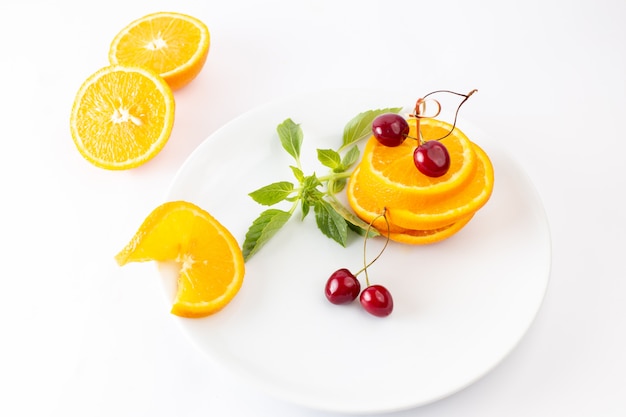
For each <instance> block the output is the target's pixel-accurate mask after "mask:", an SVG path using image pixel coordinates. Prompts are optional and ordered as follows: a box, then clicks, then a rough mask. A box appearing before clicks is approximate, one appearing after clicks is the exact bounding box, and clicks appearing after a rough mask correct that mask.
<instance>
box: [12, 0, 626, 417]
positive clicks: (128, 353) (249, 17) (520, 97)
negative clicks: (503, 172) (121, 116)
mask: <svg viewBox="0 0 626 417" xmlns="http://www.w3.org/2000/svg"><path fill="white" fill-rule="evenodd" d="M156 10H176V11H181V12H187V13H190V14H193V15H195V16H197V17H199V18H201V19H202V20H204V21H205V22H206V23H207V25H208V26H209V29H210V30H211V34H212V45H211V50H210V52H209V57H208V60H207V63H206V66H205V68H204V70H203V71H202V73H201V74H200V76H199V77H198V78H197V79H196V80H195V81H194V82H193V84H191V85H189V86H188V87H187V88H186V89H184V90H181V91H179V92H177V93H176V95H175V97H176V100H177V110H176V125H175V126H174V130H173V132H172V137H171V139H170V142H169V143H168V144H167V146H166V147H165V148H164V149H163V151H162V152H161V153H160V154H159V155H158V156H157V157H156V158H155V159H154V160H152V161H151V162H150V163H148V164H147V165H145V166H143V167H141V168H138V169H136V170H133V171H128V172H108V171H103V170H100V169H98V168H95V167H92V166H91V165H89V164H88V163H87V162H85V161H84V160H83V159H82V158H81V157H80V155H79V154H78V152H77V151H76V149H75V147H74V145H73V143H72V140H71V138H70V134H69V129H68V117H69V112H70V108H71V104H72V101H73V98H74V94H75V92H76V91H77V89H78V87H79V86H80V84H81V83H82V81H83V80H84V79H85V78H86V77H87V76H88V75H90V74H91V73H93V72H94V71H96V70H97V69H99V68H100V67H101V66H104V65H106V63H107V60H106V56H107V51H108V45H109V42H110V41H111V39H112V38H113V36H114V35H115V34H116V33H117V31H118V30H119V29H120V28H122V27H123V26H124V25H125V24H127V23H128V22H130V21H131V20H132V19H135V18H137V17H139V16H142V15H144V14H147V13H150V12H153V11H156ZM625 18H626V4H624V2H623V1H618V0H601V1H590V0H587V1H575V2H566V1H541V2H538V1H524V2H521V1H515V2H497V1H476V2H465V1H453V0H448V1H437V2H435V1H432V2H416V1H413V0H411V1H409V0H406V1H388V2H382V1H373V0H369V1H359V2H356V1H354V2H351V1H346V2H339V1H328V0H316V1H287V0H274V1H264V2H257V1H238V0H232V1H228V2H217V1H216V2H195V1H194V2H192V1H177V2H167V1H137V2H128V1H124V2H122V1H118V0H111V1H109V2H107V3H102V4H96V3H75V2H70V1H59V2H54V4H53V3H51V2H44V1H39V2H38V1H27V2H22V3H18V2H3V3H2V4H1V5H0V50H1V51H2V54H3V59H2V65H0V79H2V81H3V89H2V93H1V94H2V100H1V101H0V107H1V108H0V122H1V126H2V140H1V141H0V146H1V149H0V174H1V177H0V178H2V186H3V204H2V206H1V208H0V210H1V214H2V216H0V230H1V231H2V255H3V260H4V262H5V273H4V274H3V282H2V283H3V286H2V294H3V297H2V303H0V326H1V328H2V330H3V340H2V343H1V344H0V346H1V347H0V370H1V372H0V385H1V388H2V391H1V392H2V394H1V398H0V415H11V416H22V415H24V416H31V415H37V416H39V415H53V416H84V415H89V416H110V415H116V416H157V417H160V416H171V415H177V416H192V415H193V416H196V415H220V416H250V415H255V416H272V417H275V416H305V417H320V416H331V415H335V414H332V413H326V412H319V411H314V410H310V409H308V408H304V407H300V406H297V405H292V404H290V403H287V402H284V401H282V400H280V399H275V398H273V397H271V396H268V395H266V394H265V393H263V392H260V391H259V390H257V389H256V388H254V387H250V386H248V385H247V384H243V383H241V382H240V381H239V380H238V379H237V378H234V377H233V376H232V375H231V374H230V372H228V371H226V370H225V369H223V368H222V367H221V366H219V365H217V364H214V363H212V362H211V361H208V360H207V359H206V357H205V356H204V355H203V354H202V353H201V352H200V351H198V349H195V348H194V347H193V346H192V344H191V343H189V341H188V340H186V338H185V337H181V331H180V329H179V328H178V326H177V325H176V320H175V319H174V318H173V317H172V316H171V315H170V314H169V312H168V310H167V309H166V308H165V303H164V300H163V296H162V291H161V288H160V283H159V279H158V277H157V278H155V273H154V268H152V267H151V266H150V265H129V266H127V267H124V268H118V267H117V266H116V265H115V263H114V261H113V255H114V254H115V253H116V252H117V251H118V250H119V249H120V248H121V247H123V245H124V244H125V243H126V242H127V240H128V239H129V238H130V237H131V236H132V234H133V233H134V231H135V230H136V227H137V226H138V225H139V224H140V222H141V221H142V220H143V219H144V218H145V216H146V215H147V214H148V213H149V212H150V210H152V209H153V208H154V207H155V206H156V205H158V204H159V203H161V202H163V200H164V198H165V195H166V192H167V190H168V187H169V185H170V183H171V181H172V179H173V177H174V175H175V173H176V172H177V170H178V169H179V168H180V166H181V164H182V163H183V161H184V160H185V159H186V158H187V157H188V156H189V155H190V153H191V152H192V151H193V149H195V148H196V147H197V146H198V145H199V144H200V143H201V142H202V141H203V140H204V139H205V138H206V137H208V136H209V135H210V134H211V133H213V132H215V131H216V130H217V129H218V128H219V127H220V126H222V125H224V124H225V123H227V122H228V121H230V120H232V119H233V118H235V117H237V116H238V115H240V114H242V113H244V112H245V111H247V110H249V109H252V108H254V107H256V106H258V105H261V104H263V103H266V102H269V101H272V100H274V99H277V98H281V97H284V96H288V95H291V94H294V93H298V92H306V91H315V90H318V89H320V88H336V87H338V88H344V87H347V88H351V87H357V88H363V87H372V86H373V87H380V88H385V89H388V90H402V89H404V90H406V91H408V92H410V93H412V94H414V95H415V96H416V97H417V96H418V95H419V94H423V93H424V92H427V91H430V90H433V89H438V88H448V89H454V90H461V91H465V90H467V91H469V90H470V89H472V88H478V89H479V93H478V94H476V95H475V96H473V97H472V99H471V101H470V102H468V103H467V105H466V106H464V108H463V110H462V115H463V117H464V118H465V119H466V120H470V121H472V122H474V123H475V124H476V125H477V126H484V128H485V129H486V130H487V131H488V132H489V133H490V134H491V135H493V137H494V138H497V140H498V142H499V143H498V144H499V146H501V147H502V148H503V149H505V150H507V151H508V152H509V153H511V154H514V155H515V157H516V159H517V160H519V161H521V162H523V168H524V170H525V171H526V172H527V173H528V175H529V177H530V179H531V180H532V182H533V183H534V184H535V186H536V188H537V191H538V194H539V195H540V196H541V199H542V200H543V203H544V206H545V210H546V213H547V216H548V220H549V223H550V228H551V234H552V248H553V263H552V271H551V278H550V283H549V286H548V289H547V294H546V298H545V301H544V304H543V306H542V307H541V309H540V311H539V314H538V316H537V318H536V320H535V322H534V323H533V325H532V326H531V328H530V329H529V331H528V333H527V334H526V336H525V337H524V339H523V340H522V342H521V343H520V344H519V345H518V346H517V348H516V349H514V350H513V352H512V354H511V355H509V356H508V357H507V358H506V359H505V360H504V361H503V362H502V363H501V364H500V365H498V366H497V367H496V368H495V369H494V370H493V371H492V372H490V373H489V374H488V375H486V376H485V377H484V378H482V379H481V380H479V381H478V382H477V383H475V384H473V385H471V386H470V387H468V388H466V389H464V390H462V391H461V392H459V393H457V394H454V395H452V396H450V397H448V398H445V399H443V400H441V401H438V402H435V403H432V404H430V405H426V406H424V407H420V408H415V409H410V410H406V411H403V412H399V413H395V414H392V415H393V416H401V417H405V416H417V417H426V416H427V417H444V416H445V417H456V416H463V417H468V416H481V417H496V416H497V417H500V416H508V417H516V416H524V417H525V416H531V415H532V416H568V417H572V416H573V417H582V416H589V415H597V416H609V417H613V416H623V415H624V410H625V409H626V399H624V396H623V392H624V387H625V386H626V355H624V351H626V324H625V321H624V317H626V303H625V302H624V300H625V294H626V267H625V266H624V262H623V251H624V243H623V235H624V232H625V231H626V220H625V218H624V215H623V209H622V205H621V204H622V200H623V195H624V190H625V189H626V174H624V168H623V160H624V154H625V152H626V144H625V143H626V141H625V140H624V137H623V134H622V133H621V132H622V131H623V129H622V123H623V118H624V114H626V104H625V103H626V101H625V100H624V98H625V97H626V76H625V74H626V55H625V54H624V49H623V40H624V39H626V26H624V24H623V22H624V20H625ZM328 105H329V106H331V105H333V103H328ZM250 131H251V134H252V133H253V131H254V126H251V127H250ZM255 151H256V150H254V149H253V150H250V152H255ZM364 348H366V347H365V346H364Z"/></svg>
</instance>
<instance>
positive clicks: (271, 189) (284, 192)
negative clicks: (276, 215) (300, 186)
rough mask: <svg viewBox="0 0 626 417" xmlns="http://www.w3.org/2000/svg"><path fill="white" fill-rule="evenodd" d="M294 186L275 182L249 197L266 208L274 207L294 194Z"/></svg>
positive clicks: (285, 182) (284, 182) (283, 182)
mask: <svg viewBox="0 0 626 417" xmlns="http://www.w3.org/2000/svg"><path fill="white" fill-rule="evenodd" d="M293 188H294V187H293V184H292V183H290V182H287V181H280V182H275V183H273V184H270V185H266V186H265V187H261V188H259V189H258V190H256V191H253V192H251V193H250V194H249V195H250V197H252V199H253V200H254V201H256V202H257V203H259V204H262V205H264V206H272V205H274V204H276V203H278V202H281V201H283V200H285V199H286V198H287V197H289V194H291V193H292V192H293Z"/></svg>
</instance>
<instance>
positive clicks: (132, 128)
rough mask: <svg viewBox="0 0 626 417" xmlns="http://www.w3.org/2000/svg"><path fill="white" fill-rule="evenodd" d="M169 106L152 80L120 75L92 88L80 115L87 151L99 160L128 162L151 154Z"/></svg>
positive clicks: (79, 128)
mask: <svg viewBox="0 0 626 417" xmlns="http://www.w3.org/2000/svg"><path fill="white" fill-rule="evenodd" d="M167 107H168V106H167V104H166V102H165V100H164V97H163V95H162V94H160V93H159V92H158V88H157V86H156V85H155V83H154V82H153V81H152V80H150V79H149V78H147V77H145V76H142V75H140V74H137V73H134V72H125V71H116V72H110V73H108V74H105V75H103V76H102V77H101V78H100V79H99V80H98V81H97V82H96V83H93V84H91V85H90V86H89V87H88V88H87V90H86V91H85V94H84V96H83V98H82V102H81V105H80V108H79V109H78V113H77V120H80V121H81V123H79V124H78V125H77V132H78V134H79V137H80V138H81V140H82V145H83V147H84V148H85V150H86V151H87V152H88V153H89V154H91V155H94V156H97V157H98V158H99V159H103V160H109V161H118V162H121V161H127V160H131V159H134V158H137V157H139V156H141V155H145V154H148V153H150V151H151V148H152V147H153V146H155V143H159V138H160V137H161V135H162V134H163V131H162V130H161V129H155V126H163V125H164V124H165V118H166V113H167Z"/></svg>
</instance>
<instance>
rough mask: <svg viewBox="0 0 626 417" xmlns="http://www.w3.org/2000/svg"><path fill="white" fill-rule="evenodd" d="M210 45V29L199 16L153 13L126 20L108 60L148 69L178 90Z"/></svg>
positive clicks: (200, 64) (191, 76)
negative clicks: (129, 21)
mask: <svg viewBox="0 0 626 417" xmlns="http://www.w3.org/2000/svg"><path fill="white" fill-rule="evenodd" d="M209 44H210V34H209V29H208V28H207V26H206V25H205V24H204V23H203V22H202V21H200V20H199V19H197V18H195V17H192V16H188V15H185V14H181V13H171V12H158V13H152V14H149V15H147V16H144V17H142V18H140V19H137V20H135V21H133V22H131V23H129V24H128V25H127V26H126V27H125V28H123V29H122V30H121V31H120V32H119V33H118V34H117V35H116V36H115V38H114V39H113V41H112V42H111V46H110V48H109V61H110V62H111V64H121V65H127V66H135V67H142V68H149V69H151V70H153V71H155V72H156V73H158V74H159V75H161V77H163V78H164V79H165V81H166V82H167V83H168V84H169V85H170V87H171V88H172V90H177V89H179V88H182V87H184V86H185V85H187V84H189V83H190V82H191V81H192V80H193V79H194V78H196V76H197V75H198V74H199V73H200V71H201V70H202V67H203V66H204V63H205V61H206V58H207V55H208V53H209Z"/></svg>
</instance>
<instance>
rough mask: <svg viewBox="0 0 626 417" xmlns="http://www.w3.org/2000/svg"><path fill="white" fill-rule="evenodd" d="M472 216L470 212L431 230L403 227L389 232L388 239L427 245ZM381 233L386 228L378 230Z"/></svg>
mask: <svg viewBox="0 0 626 417" xmlns="http://www.w3.org/2000/svg"><path fill="white" fill-rule="evenodd" d="M472 217H474V214H470V215H469V216H467V217H464V218H462V219H459V220H458V221H456V222H454V223H452V224H450V225H448V226H444V227H440V228H438V229H432V230H410V229H405V230H403V231H402V232H396V233H393V232H390V233H389V239H391V240H394V241H396V242H400V243H406V244H409V245H428V244H431V243H436V242H439V241H442V240H444V239H447V238H449V237H450V236H452V235H454V234H456V233H457V232H458V231H460V230H461V229H462V228H463V227H465V225H466V224H467V223H469V221H470V220H471V219H472ZM380 232H381V233H382V234H383V235H386V234H387V231H386V230H384V229H383V230H380Z"/></svg>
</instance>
